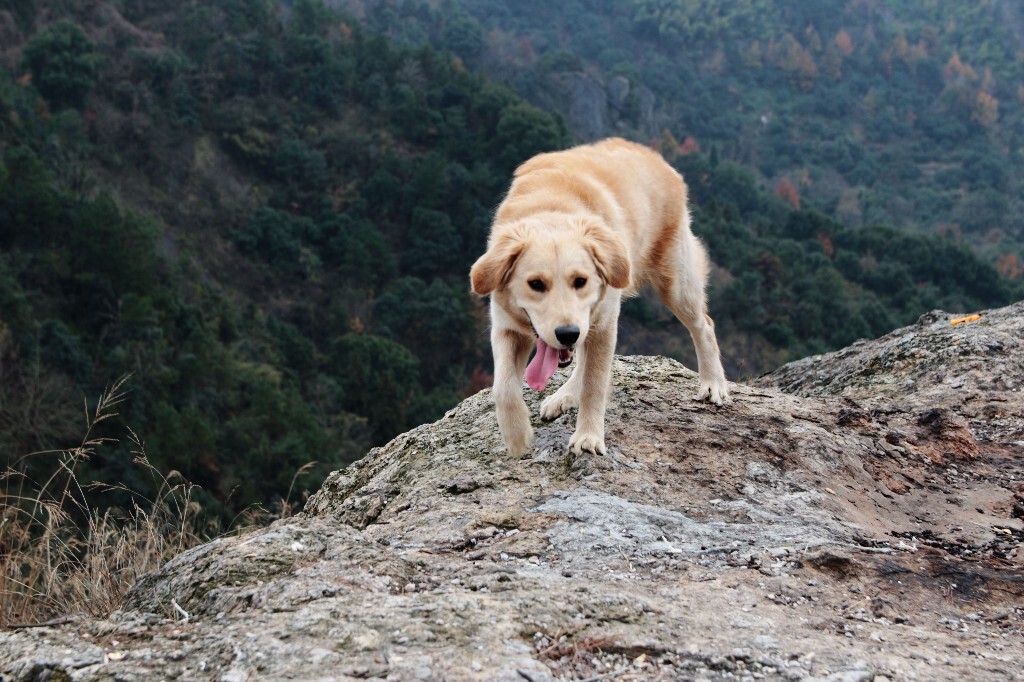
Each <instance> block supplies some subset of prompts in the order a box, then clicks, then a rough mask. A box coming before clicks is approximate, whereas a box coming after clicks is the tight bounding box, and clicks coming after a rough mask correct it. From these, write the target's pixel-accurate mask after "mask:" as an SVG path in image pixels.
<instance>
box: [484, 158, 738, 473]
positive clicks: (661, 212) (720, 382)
mask: <svg viewBox="0 0 1024 682" xmlns="http://www.w3.org/2000/svg"><path fill="white" fill-rule="evenodd" d="M686 194H687V191H686V184H685V183H684V182H683V179H682V177H680V175H679V173H677V172H676V171H675V170H673V169H672V167H671V166H669V165H668V164H667V163H666V162H665V160H664V159H662V158H661V156H660V155H659V154H658V153H656V152H654V151H652V150H650V149H648V148H646V147H643V146H641V145H638V144H634V143H632V142H627V141H626V140H622V139H609V140H604V141H602V142H598V143H595V144H589V145H583V146H580V147H575V148H573V149H568V150H565V151H560V152H553V153H550V154H540V155H538V156H535V157H533V158H532V159H530V160H528V161H526V162H525V163H524V164H522V165H521V166H519V168H518V169H517V170H516V172H515V176H514V178H513V180H512V186H511V187H510V189H509V191H508V194H507V195H506V197H505V199H504V201H503V202H502V203H501V205H500V206H499V207H498V210H497V213H496V214H495V218H494V224H493V225H492V227H491V235H490V239H489V240H488V245H487V252H486V253H484V255H483V256H481V257H480V258H479V260H477V262H476V263H475V264H474V265H473V269H472V271H471V272H470V280H471V282H472V286H473V291H474V292H476V293H477V294H478V295H480V296H486V295H488V294H490V296H491V348H492V351H493V353H494V402H495V407H496V411H497V416H498V426H499V427H500V429H501V435H502V438H503V439H504V441H505V444H506V445H507V446H508V449H509V451H510V452H511V453H512V454H513V455H517V456H522V455H525V454H526V453H528V452H530V449H531V447H532V443H533V429H532V428H531V426H530V415H529V411H528V410H527V408H526V403H525V401H524V400H523V394H522V377H523V376H524V375H525V377H526V380H527V383H528V384H529V385H530V387H531V388H533V389H535V390H543V389H544V387H545V386H547V383H548V380H549V379H550V378H551V376H552V375H553V374H554V373H555V371H556V370H557V368H558V367H560V366H561V367H567V366H568V365H569V364H570V363H572V360H573V354H574V352H575V355H576V356H577V357H578V361H577V365H576V367H575V368H574V370H573V372H572V376H570V377H569V379H568V380H567V381H566V382H565V383H564V384H563V385H562V387H561V388H559V389H558V390H557V391H555V393H554V394H553V395H551V396H550V397H548V398H547V399H546V400H545V401H544V402H543V403H542V404H541V408H540V416H541V418H542V419H546V420H548V419H555V418H556V417H558V416H559V415H561V414H562V413H564V412H566V411H567V410H569V409H570V408H578V410H579V411H578V414H577V418H576V432H575V433H574V434H573V435H572V438H571V439H570V440H569V449H570V450H571V451H572V452H574V453H576V454H581V453H582V452H583V451H587V452H591V453H595V454H604V453H605V442H604V413H605V407H606V405H607V403H608V393H609V390H610V388H611V371H612V356H613V354H614V352H615V340H616V336H617V332H618V321H619V307H620V305H621V302H622V298H623V296H631V295H635V294H636V292H637V291H638V290H639V288H640V287H641V286H643V285H645V284H650V285H652V286H654V288H655V289H656V290H657V291H658V293H659V294H660V295H661V299H662V300H663V301H664V302H665V304H666V305H667V306H668V307H669V309H670V310H671V311H672V312H673V313H674V314H675V316H676V317H677V318H679V320H680V321H681V322H682V323H683V324H684V325H685V326H686V328H687V329H688V330H689V331H690V335H691V336H692V337H693V342H694V345H695V347H696V349H697V363H698V370H699V372H698V373H699V378H700V382H699V388H698V391H697V399H698V400H710V401H711V402H713V403H715V404H718V405H721V404H722V403H723V401H726V400H727V399H728V388H727V386H726V382H725V372H724V371H723V370H722V361H721V359H720V358H719V353H718V341H717V340H716V338H715V329H714V323H713V322H712V321H711V318H710V317H708V315H707V301H706V297H705V293H704V287H705V283H706V281H707V276H708V270H709V264H708V257H707V253H706V252H705V250H704V246H703V244H701V242H700V240H698V239H697V237H695V236H694V235H693V233H692V232H691V231H690V214H689V211H688V210H687V207H686V199H687V197H686ZM535 340H536V346H537V351H536V354H535V355H534V359H533V361H532V362H530V363H529V366H528V365H527V360H529V357H530V350H531V349H532V348H533V346H534V341H535Z"/></svg>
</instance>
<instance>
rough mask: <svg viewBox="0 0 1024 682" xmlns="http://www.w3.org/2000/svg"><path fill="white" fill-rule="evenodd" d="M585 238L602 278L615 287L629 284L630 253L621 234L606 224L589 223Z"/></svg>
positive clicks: (585, 230) (623, 287)
mask: <svg viewBox="0 0 1024 682" xmlns="http://www.w3.org/2000/svg"><path fill="white" fill-rule="evenodd" d="M583 234H584V238H585V240H586V242H587V246H588V248H589V249H590V253H591V255H592V256H593V257H594V264H595V265H597V271H598V272H599V273H600V274H601V278H602V279H603V280H604V281H605V282H606V283H607V284H608V286H610V287H612V288H613V289H625V288H626V287H628V286H629V280H630V275H631V274H632V273H631V270H630V265H629V254H628V252H627V251H626V247H625V245H624V244H623V243H622V240H621V239H619V236H618V235H617V234H615V233H614V232H612V231H611V230H609V229H608V228H607V227H605V226H604V225H598V224H593V223H591V224H588V225H587V226H586V227H585V228H584V232H583Z"/></svg>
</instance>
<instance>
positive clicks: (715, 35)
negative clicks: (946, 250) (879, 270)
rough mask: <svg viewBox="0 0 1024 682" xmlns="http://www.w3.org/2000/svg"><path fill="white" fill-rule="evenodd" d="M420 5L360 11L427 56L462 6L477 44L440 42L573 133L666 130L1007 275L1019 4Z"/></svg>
mask: <svg viewBox="0 0 1024 682" xmlns="http://www.w3.org/2000/svg"><path fill="white" fill-rule="evenodd" d="M436 4H437V3H426V2H419V1H417V0H408V1H406V2H403V3H397V4H393V3H373V2H367V3H365V5H366V6H367V7H370V8H371V9H370V10H369V12H368V16H369V21H370V24H371V25H372V26H375V27H376V28H377V29H378V30H385V29H386V30H389V31H390V32H391V34H392V35H395V36H396V37H399V38H404V39H408V40H415V39H416V38H427V37H429V38H432V39H433V40H434V42H435V44H438V45H444V44H445V41H444V31H445V28H444V27H445V26H447V19H446V17H448V16H451V15H452V7H455V6H458V7H462V8H465V11H466V12H468V13H469V14H470V15H471V16H472V18H473V19H474V20H475V21H476V22H477V32H478V34H479V35H480V36H481V38H480V40H479V41H478V42H476V43H469V44H468V46H467V45H464V44H461V43H460V44H456V43H448V44H446V45H445V46H446V47H448V48H449V49H452V50H453V51H455V52H456V53H459V54H460V55H462V56H463V57H464V58H465V59H466V60H467V62H469V63H472V64H478V65H480V66H481V67H482V68H483V69H484V70H485V71H487V72H488V73H490V74H492V75H493V76H494V77H495V78H497V79H499V80H502V81H506V82H508V83H510V84H512V85H513V86H514V87H515V88H516V89H517V90H518V91H519V92H520V93H521V94H523V95H524V96H526V97H527V98H529V99H531V101H534V102H535V103H538V104H541V105H544V106H548V107H552V108H554V109H557V110H559V111H561V112H562V113H563V115H565V116H566V118H567V120H568V122H569V124H570V126H571V127H572V129H573V131H574V132H575V133H576V134H577V135H579V136H582V137H584V138H592V137H598V136H602V135H606V134H610V133H623V132H626V133H629V134H631V135H633V136H636V137H639V138H640V139H644V140H647V139H651V138H655V139H657V138H660V137H661V135H662V131H663V130H667V131H669V132H670V133H671V135H672V138H670V139H674V140H675V141H678V142H669V140H666V143H672V144H678V143H683V142H685V141H687V140H690V142H689V143H688V144H690V145H691V147H692V145H693V144H696V145H699V147H700V148H701V149H703V151H704V152H705V153H708V152H711V151H712V150H714V152H715V153H716V154H717V156H718V157H719V158H721V159H723V160H730V161H735V162H737V163H740V164H741V165H744V166H747V167H749V168H751V169H754V170H755V171H756V172H757V174H758V179H759V182H760V183H761V185H762V186H763V187H765V188H766V189H768V190H772V189H774V188H777V187H778V186H780V185H782V186H789V185H792V186H793V187H795V188H796V190H797V192H798V193H799V195H800V196H801V197H802V198H803V200H804V201H805V202H810V203H812V204H813V205H814V206H816V207H817V208H819V209H822V210H824V211H826V212H827V213H829V214H830V215H832V216H834V217H836V218H837V219H839V220H840V221H842V222H844V223H846V224H849V225H854V226H856V225H866V224H872V223H886V224H890V225H894V226H897V227H910V228H920V229H924V230H927V231H930V232H936V231H938V232H943V233H948V234H953V235H956V236H959V235H963V236H964V237H965V238H966V239H967V240H968V241H969V242H970V243H972V244H973V245H974V246H975V247H978V248H980V249H981V250H982V251H983V252H984V253H985V254H986V255H987V256H988V257H990V258H991V259H992V260H993V261H996V260H997V258H998V257H999V256H1004V257H1006V258H1005V259H1004V263H1003V265H1002V267H1003V269H1004V271H1005V272H1007V273H1019V263H1020V261H1021V259H1022V258H1024V219H1022V218H1021V215H1022V211H1021V209H1022V205H1021V202H1022V199H1021V197H1024V184H1022V183H1024V153H1022V148H1021V145H1022V142H1024V106H1022V105H1024V87H1022V86H1021V83H1022V82H1024V50H1022V49H1021V45H1022V36H1024V19H1022V13H1024V10H1022V8H1021V5H1020V4H1019V3H1012V2H986V3H969V2H944V3H937V2H911V1H908V0H821V1H816V2H803V3H793V2H781V1H778V0H758V1H757V2H748V1H745V0H744V1H742V2H741V1H740V0H715V1H714V2H712V1H710V0H697V1H694V0H626V1H622V2H620V1H615V2H609V1H608V0H576V1H574V2H554V3H553V2H540V1H536V0H520V1H517V2H505V1H504V0H458V1H457V2H456V3H453V2H448V3H447V4H444V3H442V8H441V9H440V10H438V11H436V12H434V13H433V14H432V13H431V9H430V8H431V7H433V6H436ZM396 14H397V15H399V16H400V17H401V21H394V20H393V19H392V18H393V17H394V16H395V15H396ZM459 21H460V23H464V20H462V19H460V20H459ZM432 26H433V27H434V28H431V27H432ZM460 49H461V50H462V52H460ZM652 94H653V100H654V101H653V102H651V103H648V102H646V101H645V98H647V97H648V96H650V95H652ZM1010 256H1014V257H1016V261H1013V260H1012V259H1010V258H1009V257H1010Z"/></svg>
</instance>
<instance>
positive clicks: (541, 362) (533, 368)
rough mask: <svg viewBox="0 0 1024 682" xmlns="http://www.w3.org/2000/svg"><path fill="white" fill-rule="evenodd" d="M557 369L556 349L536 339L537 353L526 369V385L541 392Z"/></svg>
mask: <svg viewBox="0 0 1024 682" xmlns="http://www.w3.org/2000/svg"><path fill="white" fill-rule="evenodd" d="M557 369H558V349H557V348H552V347H551V346H549V345H548V344H546V343H544V339H542V338H540V337H539V336H538V337H537V352H536V353H534V355H533V360H531V361H530V364H529V366H528V367H527V368H526V383H527V384H529V385H530V388H532V389H533V390H535V391H543V390H544V387H545V386H547V385H548V381H549V380H550V379H551V377H552V376H554V374H555V370H557Z"/></svg>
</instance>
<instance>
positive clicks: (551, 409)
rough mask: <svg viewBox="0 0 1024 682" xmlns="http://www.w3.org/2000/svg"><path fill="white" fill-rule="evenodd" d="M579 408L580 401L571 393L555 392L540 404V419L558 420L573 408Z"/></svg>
mask: <svg viewBox="0 0 1024 682" xmlns="http://www.w3.org/2000/svg"><path fill="white" fill-rule="evenodd" d="M578 406H579V399H578V398H577V397H576V396H575V395H573V394H571V393H568V392H567V393H562V391H561V389H559V390H558V391H555V393H554V395H550V396H548V397H547V398H545V399H544V402H542V403H541V404H540V418H541V419H543V420H544V421H551V420H552V419H558V418H559V417H560V416H562V415H563V414H565V413H566V412H568V411H569V410H570V409H571V408H573V407H578Z"/></svg>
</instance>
